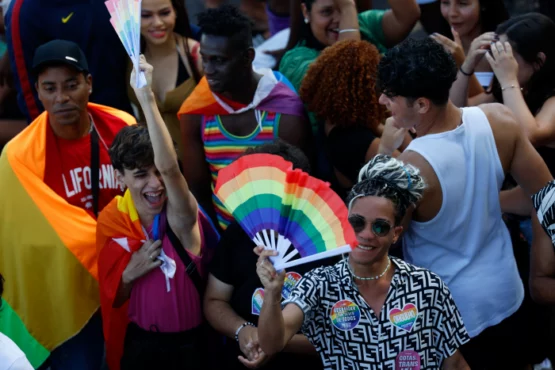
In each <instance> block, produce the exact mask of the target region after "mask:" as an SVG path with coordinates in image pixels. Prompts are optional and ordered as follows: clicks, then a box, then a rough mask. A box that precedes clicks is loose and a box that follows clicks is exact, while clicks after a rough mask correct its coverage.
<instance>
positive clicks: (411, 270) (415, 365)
mask: <svg viewBox="0 0 555 370" xmlns="http://www.w3.org/2000/svg"><path fill="white" fill-rule="evenodd" d="M391 261H392V263H393V264H394V265H395V267H396V269H395V274H394V276H393V278H392V280H391V287H390V289H389V292H388V294H387V297H386V300H385V303H384V306H383V308H382V310H381V313H380V317H379V318H378V317H377V316H376V314H375V313H374V311H373V310H372V309H371V308H370V306H368V304H366V301H365V300H364V298H363V297H362V295H361V294H360V292H359V290H358V288H357V286H356V284H355V283H354V282H353V279H352V277H351V274H350V272H349V270H348V267H347V263H348V262H347V260H343V261H341V262H339V263H337V264H335V265H334V266H329V267H321V268H318V269H315V270H313V271H311V272H309V273H307V274H306V275H305V276H304V277H303V279H302V280H301V281H300V282H299V283H298V284H297V285H296V286H295V288H294V290H293V292H292V293H291V295H290V297H289V299H287V300H286V301H285V302H284V303H283V306H284V307H285V305H287V304H288V303H293V304H295V305H297V306H299V308H300V309H301V310H302V311H303V312H304V323H303V326H302V329H301V330H302V332H303V334H305V335H306V336H307V337H308V339H309V340H310V342H312V344H313V345H314V347H315V348H316V350H317V351H318V353H319V354H320V357H321V358H322V362H323V363H324V368H325V369H341V370H342V369H353V370H358V369H360V370H425V369H439V368H440V367H441V364H442V362H443V360H444V359H445V358H448V357H450V356H452V355H453V354H454V353H455V351H456V350H457V348H459V347H460V346H461V345H462V344H464V343H466V342H468V341H469V340H470V338H469V336H468V333H467V332H466V329H465V327H464V324H463V322H462V319H461V316H460V314H459V311H458V309H457V307H456V305H455V302H454V301H453V298H452V297H451V293H450V292H449V289H448V288H447V286H446V285H445V284H444V283H443V281H441V279H440V278H439V276H437V275H436V274H434V273H433V272H430V271H428V270H426V269H423V268H419V267H416V266H413V265H410V264H407V263H406V262H404V261H402V260H400V259H398V258H394V257H391Z"/></svg>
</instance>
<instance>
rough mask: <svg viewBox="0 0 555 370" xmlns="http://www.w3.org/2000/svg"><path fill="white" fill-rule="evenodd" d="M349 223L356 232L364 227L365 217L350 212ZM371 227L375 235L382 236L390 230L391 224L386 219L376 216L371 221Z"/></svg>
mask: <svg viewBox="0 0 555 370" xmlns="http://www.w3.org/2000/svg"><path fill="white" fill-rule="evenodd" d="M349 223H350V224H351V226H352V227H353V229H354V230H355V232H356V233H358V232H361V231H362V230H364V228H365V227H366V218H364V217H362V216H361V215H357V214H352V215H350V216H349ZM371 229H372V232H373V233H374V235H376V236H377V237H384V236H386V235H387V234H389V232H390V231H391V224H390V223H389V221H387V220H384V219H381V218H378V219H375V220H374V221H372V224H371Z"/></svg>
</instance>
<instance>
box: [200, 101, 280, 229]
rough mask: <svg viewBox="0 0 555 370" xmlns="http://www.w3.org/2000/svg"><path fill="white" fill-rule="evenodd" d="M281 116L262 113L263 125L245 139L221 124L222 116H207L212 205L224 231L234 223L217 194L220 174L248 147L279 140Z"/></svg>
mask: <svg viewBox="0 0 555 370" xmlns="http://www.w3.org/2000/svg"><path fill="white" fill-rule="evenodd" d="M280 117H281V114H280V113H274V112H266V111H264V112H262V117H261V119H260V122H261V124H260V125H258V126H257V127H256V129H255V130H254V131H253V132H252V133H250V134H249V135H246V136H235V135H233V134H231V133H229V132H228V131H227V130H226V129H225V127H224V126H223V125H222V120H221V119H220V116H204V118H203V122H202V126H203V130H202V141H203V143H204V155H205V158H206V162H208V166H209V168H210V173H211V174H212V203H213V205H214V209H215V211H216V216H217V218H218V223H219V224H220V227H221V228H222V230H225V229H226V228H227V226H228V225H229V224H231V223H232V222H233V216H231V214H230V213H229V212H228V211H227V209H226V208H225V206H224V205H223V204H222V203H221V202H220V200H219V199H218V197H216V195H214V188H215V186H216V180H217V179H218V171H219V170H221V169H222V168H224V167H226V166H227V165H229V164H230V163H231V162H233V161H234V160H236V159H237V158H238V157H239V156H240V155H241V154H243V152H244V151H245V150H247V148H250V147H253V146H258V145H261V144H264V143H267V142H271V141H273V140H274V139H276V138H277V137H278V128H279V119H280Z"/></svg>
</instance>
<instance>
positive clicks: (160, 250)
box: [148, 248, 162, 262]
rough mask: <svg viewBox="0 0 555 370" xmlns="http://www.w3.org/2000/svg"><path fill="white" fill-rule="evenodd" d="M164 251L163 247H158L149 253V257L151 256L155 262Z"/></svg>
mask: <svg viewBox="0 0 555 370" xmlns="http://www.w3.org/2000/svg"><path fill="white" fill-rule="evenodd" d="M161 253H162V248H158V249H155V250H154V251H152V252H151V253H150V254H149V255H148V258H150V259H151V260H152V261H153V262H154V261H156V259H157V258H158V256H159V255H160V254H161Z"/></svg>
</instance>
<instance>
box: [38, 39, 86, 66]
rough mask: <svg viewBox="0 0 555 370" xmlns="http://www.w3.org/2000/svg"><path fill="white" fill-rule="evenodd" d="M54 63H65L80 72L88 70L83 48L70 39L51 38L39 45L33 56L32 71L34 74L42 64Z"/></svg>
mask: <svg viewBox="0 0 555 370" xmlns="http://www.w3.org/2000/svg"><path fill="white" fill-rule="evenodd" d="M55 63H62V64H67V65H69V66H71V67H74V68H75V69H77V70H78V71H80V72H88V70H89V65H88V64H87V58H85V54H84V53H83V50H81V48H80V47H79V45H77V44H76V43H74V42H72V41H67V40H52V41H49V42H47V43H46V44H43V45H41V46H39V47H38V48H37V50H36V51H35V56H34V58H33V72H34V73H35V74H36V73H37V72H38V71H39V69H40V68H41V67H43V66H44V65H48V64H55Z"/></svg>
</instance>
